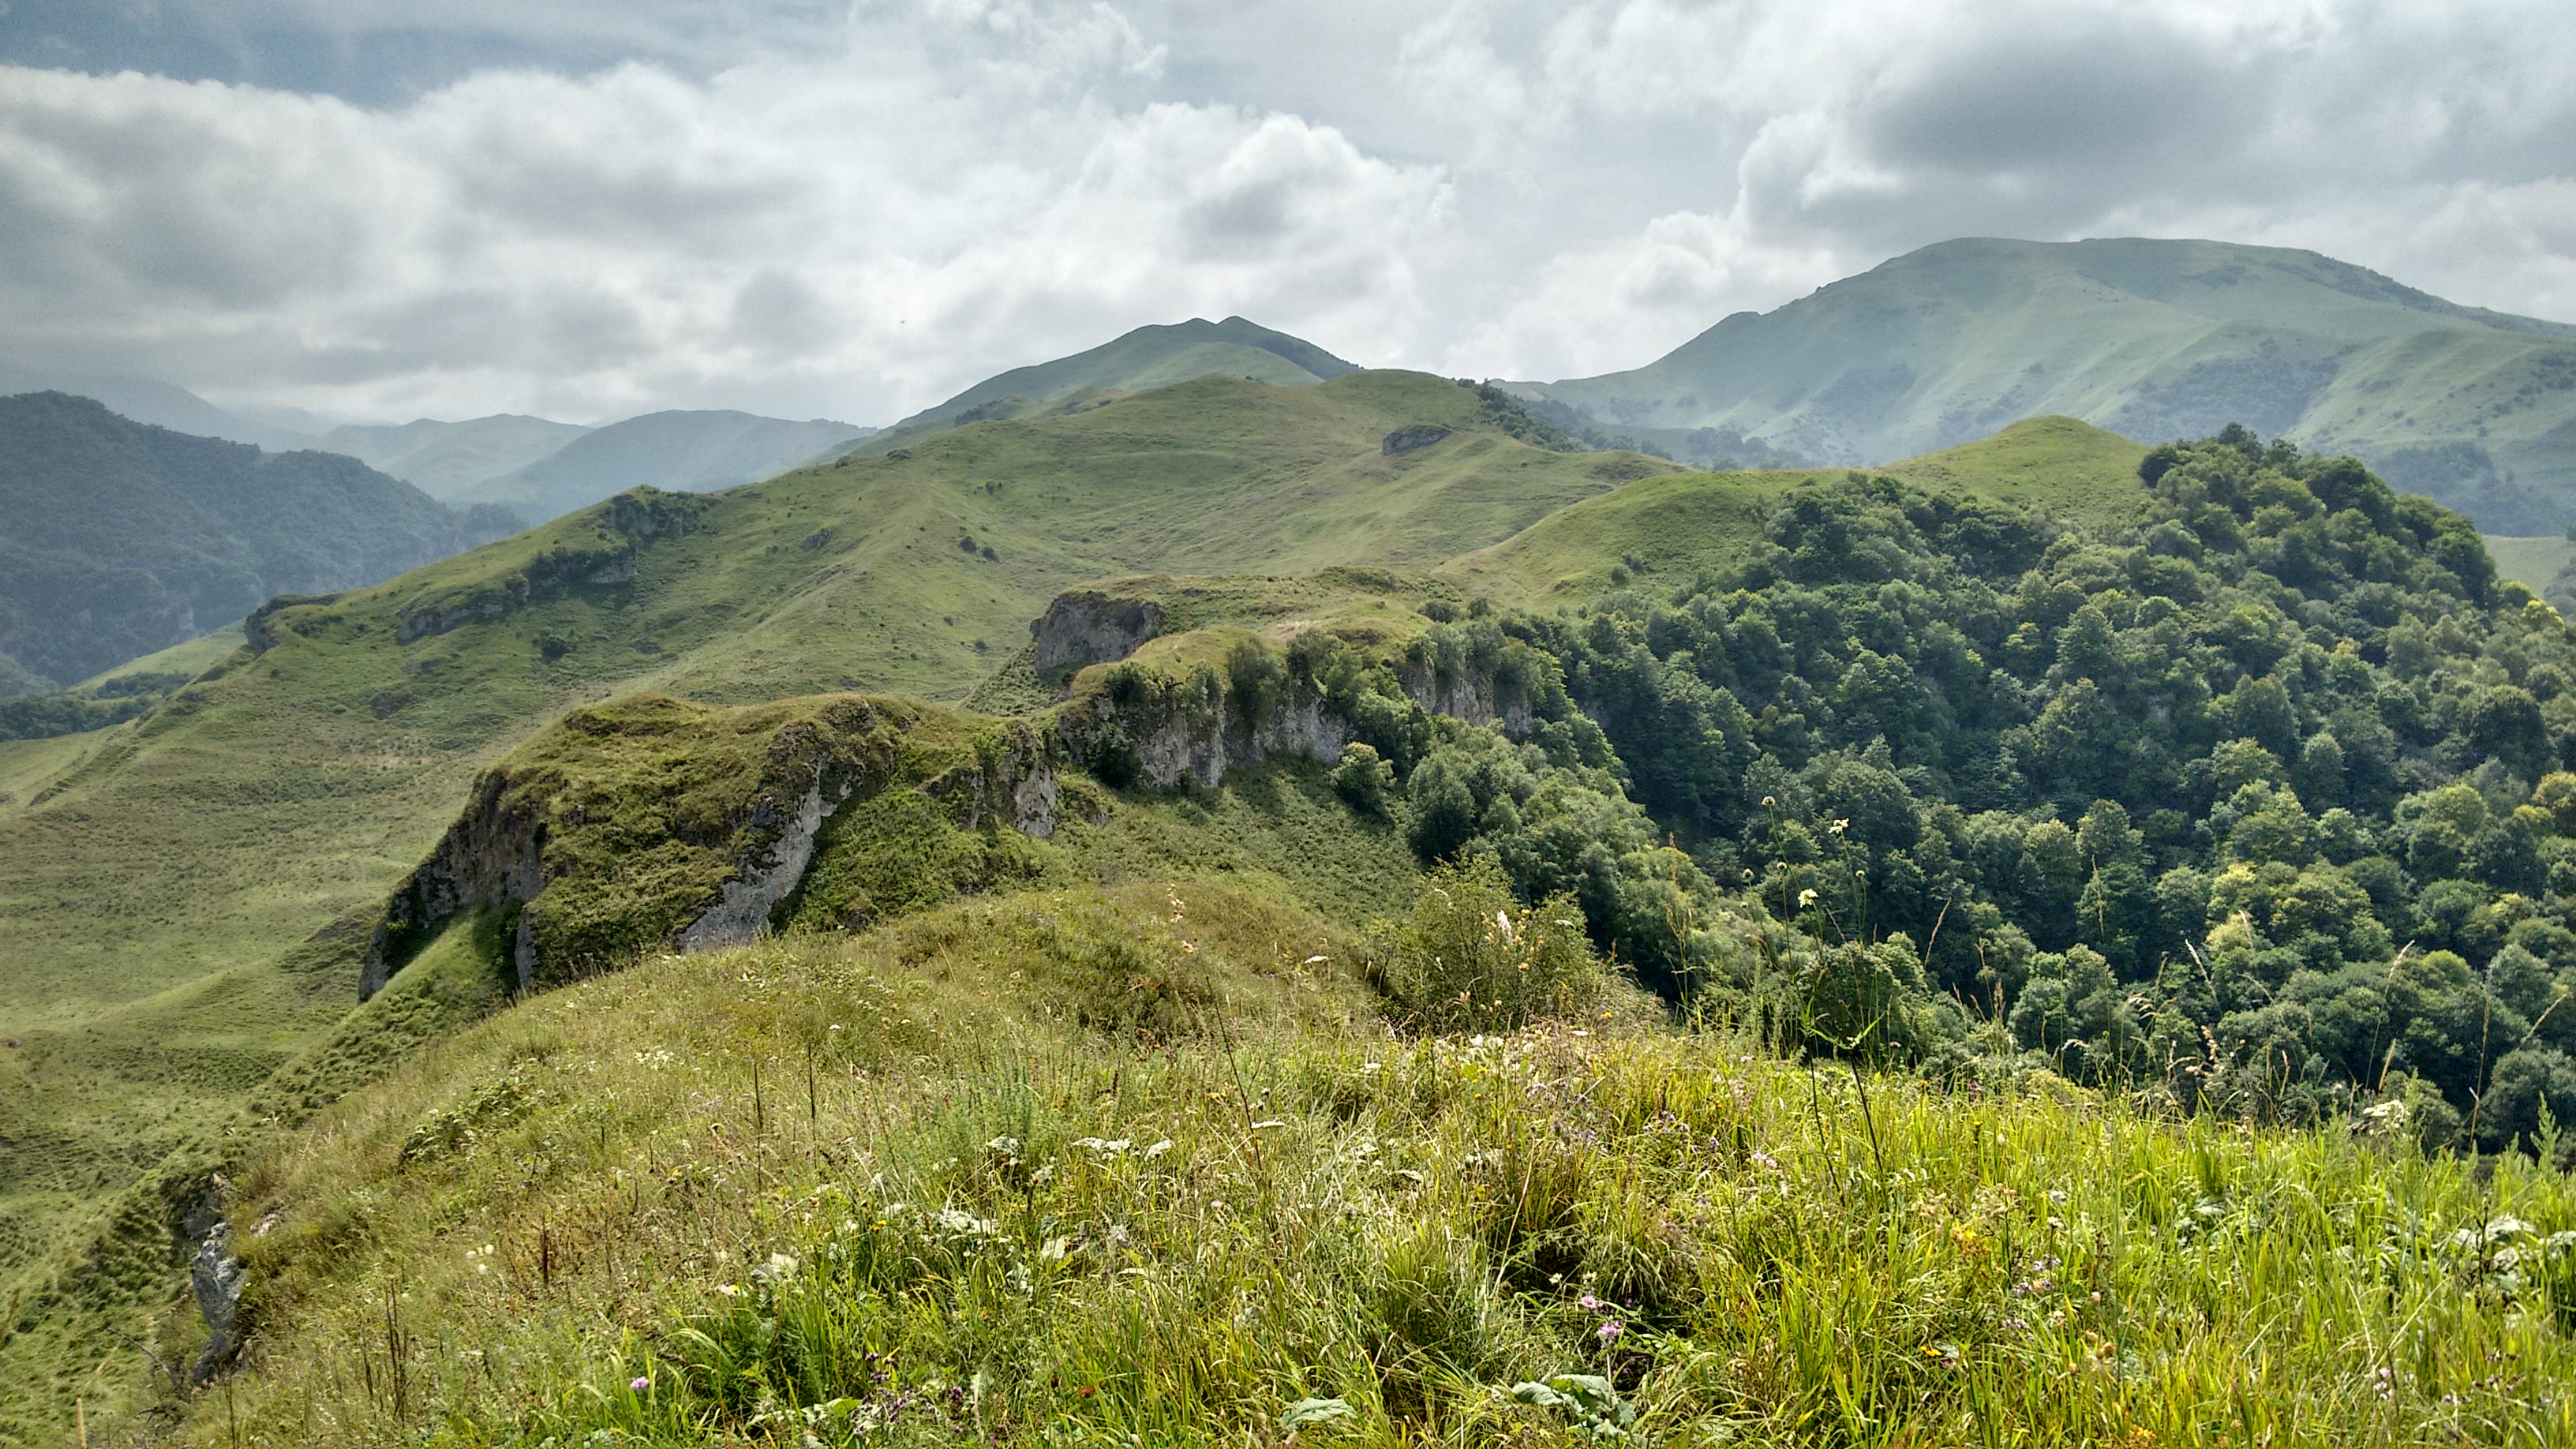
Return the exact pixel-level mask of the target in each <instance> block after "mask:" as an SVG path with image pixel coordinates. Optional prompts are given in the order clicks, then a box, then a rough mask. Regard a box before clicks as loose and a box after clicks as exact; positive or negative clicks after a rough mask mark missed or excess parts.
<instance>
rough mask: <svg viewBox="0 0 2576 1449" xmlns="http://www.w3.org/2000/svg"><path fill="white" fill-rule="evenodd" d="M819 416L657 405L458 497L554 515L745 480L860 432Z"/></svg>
mask: <svg viewBox="0 0 2576 1449" xmlns="http://www.w3.org/2000/svg"><path fill="white" fill-rule="evenodd" d="M866 432H867V430H866V429H865V428H858V427H852V426H851V425H850V424H848V423H836V422H832V421H830V420H828V419H823V418H817V419H814V420H813V421H811V422H789V421H787V420H785V419H783V418H764V417H758V416H755V415H754V414H751V413H739V412H721V411H720V412H660V413H646V414H645V415H643V416H642V417H636V418H628V419H627V420H626V421H624V422H622V423H611V424H609V425H608V426H607V427H604V428H599V429H596V430H594V431H591V432H588V433H585V434H583V435H582V436H580V437H577V438H574V439H572V440H571V441H570V442H567V443H565V444H564V445H563V446H561V447H560V448H557V449H554V450H552V451H550V452H548V453H547V454H546V455H545V456H543V457H540V458H538V459H537V460H536V461H535V462H533V463H529V464H527V465H525V466H523V467H520V468H517V469H515V470H513V471H511V472H508V473H505V474H502V475H501V476H499V477H494V478H486V479H484V480H482V481H481V482H478V483H474V484H472V485H470V486H465V487H461V488H459V489H458V490H457V493H456V496H457V497H458V498H459V499H460V500H471V501H474V502H490V503H500V504H502V505H504V506H507V507H511V508H516V509H518V510H520V511H521V512H523V513H525V514H527V515H528V516H529V517H531V518H558V517H561V516H562V515H564V514H566V513H570V512H572V511H573V510H574V509H576V508H586V507H588V506H589V505H591V504H593V503H597V502H598V501H599V500H601V499H603V498H606V497H608V496H609V495H610V494H613V493H622V492H624V491H626V490H627V489H629V488H667V489H673V490H676V491H680V492H689V493H702V492H708V491H711V490H713V489H717V488H731V487H733V486H735V485H736V484H740V483H750V482H753V481H756V480H758V479H761V478H766V477H768V476H769V475H770V474H772V473H775V472H778V471H779V470H780V469H782V468H791V467H794V466H795V465H796V464H798V463H800V462H802V461H804V460H805V459H807V458H811V457H813V456H814V455H815V454H816V453H819V452H821V451H823V450H824V449H826V448H829V447H831V446H833V445H834V444H836V443H842V442H846V441H848V440H849V439H852V438H855V437H860V436H863V435H864V434H865V433H866Z"/></svg>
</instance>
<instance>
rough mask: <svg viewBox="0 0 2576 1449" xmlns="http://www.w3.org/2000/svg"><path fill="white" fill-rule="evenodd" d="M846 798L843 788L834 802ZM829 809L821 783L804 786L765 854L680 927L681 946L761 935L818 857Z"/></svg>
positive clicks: (697, 947)
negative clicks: (817, 836)
mask: <svg viewBox="0 0 2576 1449" xmlns="http://www.w3.org/2000/svg"><path fill="white" fill-rule="evenodd" d="M847 798H848V794H847V792H846V791H844V792H842V793H841V794H840V795H839V796H838V797H837V798H835V799H834V800H833V801H832V806H831V808H832V809H838V808H839V807H840V804H841V801H842V800H844V799H847ZM830 814H831V810H827V809H826V808H825V807H824V804H823V787H822V785H821V784H819V783H818V784H816V785H815V787H814V788H813V789H811V790H808V791H806V792H805V798H804V799H803V800H802V801H800V802H798V804H797V806H796V814H795V816H794V817H793V818H791V819H790V820H788V822H787V823H786V826H785V828H784V829H782V830H780V831H779V833H778V838H777V839H776V840H774V841H772V842H771V843H770V845H769V847H768V849H767V850H766V851H765V852H764V854H765V855H766V856H767V859H766V860H762V861H749V860H747V861H744V862H743V863H742V866H741V873H740V874H739V875H737V876H736V877H735V878H734V879H732V880H729V881H727V882H725V888H724V896H723V897H722V898H721V899H720V900H718V901H717V902H716V903H715V905H714V906H713V907H711V908H710V909H709V910H708V911H707V913H706V914H705V915H703V916H700V917H698V918H697V919H696V920H695V921H693V922H691V923H690V924H689V926H688V928H687V929H686V930H683V931H682V932H680V939H679V946H680V949H681V950H683V951H712V950H714V949H716V948H717V947H719V946H741V945H747V944H749V943H750V942H752V941H756V940H758V939H760V932H761V928H762V927H764V926H766V925H768V924H769V913H770V912H771V911H772V910H775V909H776V908H777V906H778V903H779V902H780V901H783V900H785V899H787V897H788V896H789V895H790V894H792V893H793V892H794V891H795V889H796V886H797V883H798V882H799V881H802V880H803V879H805V867H806V866H807V865H809V864H811V863H812V862H813V859H814V836H815V833H816V832H817V831H820V830H821V829H822V828H823V822H824V820H826V819H827V818H829V816H830Z"/></svg>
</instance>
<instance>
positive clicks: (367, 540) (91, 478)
mask: <svg viewBox="0 0 2576 1449" xmlns="http://www.w3.org/2000/svg"><path fill="white" fill-rule="evenodd" d="M0 518H5V520H6V524H5V534H0V654H6V655H8V656H9V657H12V658H14V659H16V660H17V661H18V663H19V664H21V665H23V666H25V668H27V669H28V670H30V671H32V672H34V673H36V674H39V675H43V676H46V677H48V678H52V679H55V680H72V679H79V678H83V677H85V676H87V675H91V674H95V673H97V672H98V671H100V670H102V669H106V668H108V667H109V666H111V665H114V664H117V663H119V662H121V661H123V660H127V659H131V658H134V657H135V656H137V655H140V654H146V653H150V652H151V651H153V650H156V649H160V648H163V647H165V646H168V645H171V644H175V643H178V642H179V641H181V640H183V639H188V638H191V637H194V636H196V635H198V634H202V633H205V632H206V631H208V630H210V629H214V628H218V627H220V626H222V625H224V624H227V623H229V622H231V621H232V620H235V619H238V618H240V617H241V616H242V615H244V614H246V613H248V612H249V611H250V610H251V609H253V608H254V607H256V606H257V605H258V604H259V603H260V601H261V600H263V599H266V598H269V597H270V596H272V595H276V594H282V593H304V592H313V591H316V590H323V589H343V588H350V587H353V586H356V585H360V584H368V583H373V582H375V581H376V580H379V579H383V578H387V577H390V576H392V575H394V574H398V573H401V572H402V571H403V570H405V569H409V568H413V567H416V566H418V565H420V564H422V563H425V562H427V561H428V560H430V559H434V558H438V557H440V556H442V555H445V554H450V553H454V552H456V551H457V550H458V549H459V548H462V547H464V546H465V545H466V544H468V543H469V542H472V541H475V535H476V534H477V533H478V532H479V533H480V534H481V535H482V536H483V537H490V536H492V534H494V533H497V532H501V531H505V530H506V529H507V528H508V527H509V526H511V525H510V523H509V522H508V521H505V520H499V519H491V518H483V519H468V518H467V517H466V516H464V515H462V514H459V513H457V512H455V511H453V510H451V509H449V508H446V507H444V506H442V505H441V504H439V503H438V502H437V501H436V500H434V499H432V498H430V497H429V496H428V495H426V494H424V493H422V492H421V491H420V490H418V489H416V488H413V487H412V486H410V485H409V484H407V483H403V482H401V481H400V480H398V479H393V478H388V477H386V476H385V475H383V474H381V473H378V472H376V471H375V470H373V469H371V468H369V467H367V466H366V465H365V464H363V463H360V462H358V461H357V460H356V459H354V458H346V457H341V456H339V455H337V454H332V453H317V452H298V453H280V454H264V453H262V452H260V451H259V450H258V449H257V448H254V447H250V446H248V445H246V444H242V443H230V442H224V441H221V440H219V439H214V438H199V437H191V436H189V435H187V434H184V433H174V432H171V431H169V430H168V429H165V428H157V427H151V426H147V425H145V424H141V423H136V422H132V421H129V420H127V419H125V418H122V417H119V416H117V415H116V414H114V413H112V412H109V411H108V410H107V409H106V408H105V407H104V406H102V405H100V404H99V403H97V402H94V401H92V400H90V399H87V398H76V397H71V396H68V395H65V394H62V393H30V394H26V395H23V396H19V397H12V398H6V399H0Z"/></svg>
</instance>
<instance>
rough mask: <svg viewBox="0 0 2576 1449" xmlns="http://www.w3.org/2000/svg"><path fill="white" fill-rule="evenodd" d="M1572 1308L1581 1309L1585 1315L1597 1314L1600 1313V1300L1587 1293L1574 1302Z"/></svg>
mask: <svg viewBox="0 0 2576 1449" xmlns="http://www.w3.org/2000/svg"><path fill="white" fill-rule="evenodd" d="M1574 1306H1575V1307H1577V1308H1580V1309H1582V1310H1583V1311H1584V1312H1586V1313H1598V1312H1600V1311H1601V1300H1600V1299H1598V1298H1595V1297H1593V1296H1592V1295H1591V1294H1589V1293H1586V1294H1584V1295H1583V1296H1582V1297H1580V1298H1577V1299H1575V1300H1574Z"/></svg>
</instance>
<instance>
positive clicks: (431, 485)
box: [322, 413, 652, 498]
mask: <svg viewBox="0 0 2576 1449" xmlns="http://www.w3.org/2000/svg"><path fill="white" fill-rule="evenodd" d="M591 431H592V429H590V428H586V427H583V426H581V425H580V424H578V423H558V422H551V421H549V420H547V419H545V418H532V417H526V416H523V415H520V414H517V413H498V414H495V415H493V416H491V417H488V418H469V419H467V420H465V421H464V422H461V423H443V422H440V421H438V420H437V419H435V418H419V419H416V420H414V421H412V422H408V423H403V424H401V425H399V426H394V427H361V426H354V425H353V426H349V427H339V428H333V429H332V430H331V431H330V432H329V433H328V434H326V435H325V436H324V437H323V439H322V446H324V447H326V448H329V449H330V450H331V451H333V452H335V453H346V454H348V455H349V456H351V457H353V458H356V459H358V460H359V461H361V462H364V463H365V464H367V465H368V466H369V467H372V468H378V469H382V470H383V471H384V472H387V473H390V474H392V475H393V476H394V477H396V478H400V479H401V480H403V481H404V482H406V483H409V484H411V485H412V486H413V487H415V488H418V489H419V490H420V491H422V492H423V493H426V494H428V495H429V496H430V497H432V498H455V497H457V496H459V495H461V494H462V493H464V492H465V491H466V490H467V489H470V488H472V487H473V486H475V485H476V484H479V483H483V482H486V481H488V480H490V479H493V478H498V477H500V476H501V475H503V474H505V473H514V472H517V471H518V470H519V469H521V468H524V467H527V466H528V465H529V464H531V463H534V462H537V461H538V460H540V459H542V458H545V457H547V456H549V455H551V454H553V453H555V452H557V451H559V450H560V449H562V448H563V446H564V445H565V444H567V443H570V442H571V441H572V440H573V439H575V438H578V437H581V436H582V435H583V434H585V433H588V432H591ZM641 481H647V482H649V481H652V480H649V479H647V480H641Z"/></svg>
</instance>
